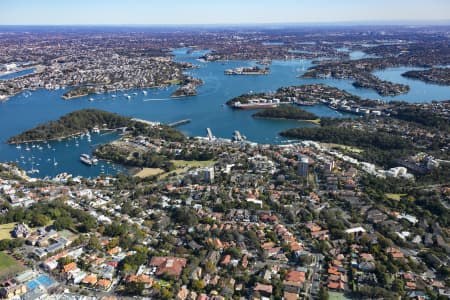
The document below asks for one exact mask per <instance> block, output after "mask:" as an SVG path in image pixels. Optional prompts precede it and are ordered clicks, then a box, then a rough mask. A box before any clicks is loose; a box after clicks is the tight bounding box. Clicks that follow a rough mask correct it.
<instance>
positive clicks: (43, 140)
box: [6, 128, 116, 145]
mask: <svg viewBox="0 0 450 300" xmlns="http://www.w3.org/2000/svg"><path fill="white" fill-rule="evenodd" d="M115 130H116V129H110V128H107V129H102V130H100V132H102V131H115ZM86 131H88V129H86ZM86 131H82V132H77V133H73V134H70V135H67V136H63V137H55V138H50V139H38V140H26V141H21V142H9V141H6V144H8V145H21V144H26V143H47V142H52V141H60V140H61V141H62V140H66V139H68V138H71V137H74V136H79V135H82V134H83V133H85V132H86Z"/></svg>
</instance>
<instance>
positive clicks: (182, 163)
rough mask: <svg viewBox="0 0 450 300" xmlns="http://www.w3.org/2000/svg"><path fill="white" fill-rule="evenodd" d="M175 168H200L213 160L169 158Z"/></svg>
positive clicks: (208, 164) (210, 163)
mask: <svg viewBox="0 0 450 300" xmlns="http://www.w3.org/2000/svg"><path fill="white" fill-rule="evenodd" d="M171 162H172V163H173V164H174V166H175V168H177V169H178V168H200V167H207V166H211V165H213V164H214V161H213V160H205V161H203V160H202V161H200V160H192V161H191V160H171Z"/></svg>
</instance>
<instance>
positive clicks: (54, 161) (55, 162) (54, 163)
mask: <svg viewBox="0 0 450 300" xmlns="http://www.w3.org/2000/svg"><path fill="white" fill-rule="evenodd" d="M53 165H54V166H55V167H56V166H57V165H58V162H57V161H56V159H55V157H53Z"/></svg>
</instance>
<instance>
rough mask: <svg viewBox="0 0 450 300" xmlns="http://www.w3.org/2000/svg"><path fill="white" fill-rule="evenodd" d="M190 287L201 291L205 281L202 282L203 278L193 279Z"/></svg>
mask: <svg viewBox="0 0 450 300" xmlns="http://www.w3.org/2000/svg"><path fill="white" fill-rule="evenodd" d="M191 287H192V289H194V290H195V291H197V292H201V291H203V290H204V288H205V283H204V282H203V280H200V279H197V280H193V281H192V284H191Z"/></svg>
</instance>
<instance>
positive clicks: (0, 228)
mask: <svg viewBox="0 0 450 300" xmlns="http://www.w3.org/2000/svg"><path fill="white" fill-rule="evenodd" d="M16 224H17V223H15V222H14V223H7V224H1V225H0V240H5V239H11V238H12V237H11V233H10V232H11V231H12V230H13V229H14V226H16Z"/></svg>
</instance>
